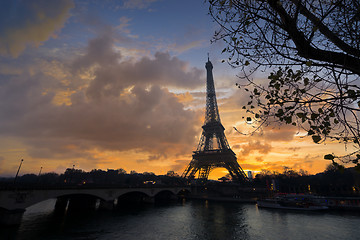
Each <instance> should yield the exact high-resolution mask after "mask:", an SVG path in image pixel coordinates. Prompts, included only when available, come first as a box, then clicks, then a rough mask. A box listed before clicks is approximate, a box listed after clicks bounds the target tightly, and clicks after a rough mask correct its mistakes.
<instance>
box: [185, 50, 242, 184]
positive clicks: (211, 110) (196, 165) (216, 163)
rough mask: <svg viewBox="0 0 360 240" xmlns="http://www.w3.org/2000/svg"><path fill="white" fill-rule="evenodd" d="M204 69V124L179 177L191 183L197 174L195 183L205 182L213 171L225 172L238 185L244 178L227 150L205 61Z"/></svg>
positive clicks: (234, 158)
mask: <svg viewBox="0 0 360 240" xmlns="http://www.w3.org/2000/svg"><path fill="white" fill-rule="evenodd" d="M205 68H206V71H207V79H206V111H205V122H204V125H203V126H202V129H203V131H202V135H201V138H200V141H199V145H198V147H197V149H196V151H194V154H193V155H192V157H193V158H192V160H191V162H190V164H189V165H188V166H187V168H186V169H185V171H184V173H183V174H182V177H184V178H188V179H194V178H195V176H196V173H197V172H198V173H199V175H198V179H199V180H201V181H206V180H207V179H208V176H209V173H210V171H211V170H213V169H214V168H226V169H227V170H228V171H229V173H230V175H231V177H232V178H233V179H235V180H237V181H240V182H243V181H247V180H248V178H247V176H246V175H245V173H244V171H243V170H242V168H241V167H240V165H239V163H238V162H237V160H236V155H235V153H234V152H233V151H232V150H231V148H230V146H229V143H228V141H227V139H226V136H225V133H224V131H225V128H224V126H223V125H222V124H221V121H220V115H219V110H218V106H217V102H216V93H215V86H214V79H213V74H212V69H213V65H212V63H211V62H210V60H209V57H208V61H207V63H206V64H205Z"/></svg>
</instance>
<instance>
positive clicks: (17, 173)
mask: <svg viewBox="0 0 360 240" xmlns="http://www.w3.org/2000/svg"><path fill="white" fill-rule="evenodd" d="M23 161H24V159H21V161H20V165H19V168H18V170H17V172H16V176H15V178H14V184H15V182H16V179H17V177H18V175H19V172H20V168H21V165H22V162H23Z"/></svg>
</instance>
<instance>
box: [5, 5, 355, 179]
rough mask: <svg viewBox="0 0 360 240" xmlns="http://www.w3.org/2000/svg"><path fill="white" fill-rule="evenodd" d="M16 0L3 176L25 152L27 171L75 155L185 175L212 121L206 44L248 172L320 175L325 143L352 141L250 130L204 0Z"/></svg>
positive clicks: (81, 160)
mask: <svg viewBox="0 0 360 240" xmlns="http://www.w3.org/2000/svg"><path fill="white" fill-rule="evenodd" d="M17 2H18V1H6V2H5V4H2V8H1V10H0V12H1V14H0V18H1V23H2V24H1V25H0V32H1V35H0V61H1V64H0V122H1V124H0V175H1V176H14V174H15V173H16V171H17V168H18V165H19V162H20V159H24V162H23V165H22V169H21V173H20V174H25V173H35V174H36V173H38V172H39V169H40V168H41V167H42V171H43V172H57V173H62V172H64V171H65V169H66V168H71V167H72V166H73V165H75V168H79V169H83V170H85V171H90V170H92V169H105V170H106V169H119V168H123V169H125V170H126V171H127V172H130V171H131V170H135V171H136V172H139V173H141V172H153V173H155V174H166V172H167V171H170V170H172V171H175V172H177V173H178V174H179V175H181V174H182V172H183V171H184V169H185V167H186V166H187V165H188V164H189V162H190V161H191V158H192V154H193V151H194V150H196V147H197V144H198V141H199V137H200V135H201V131H202V129H201V126H202V124H203V122H204V111H205V91H206V88H205V83H206V72H205V62H206V61H207V53H209V55H210V59H211V62H212V64H213V65H214V69H213V73H214V80H215V85H216V93H217V100H218V106H219V111H220V118H221V122H222V124H223V125H224V127H225V129H226V130H225V134H226V137H227V139H228V142H229V144H230V146H231V147H232V150H233V151H234V152H235V153H236V154H237V157H238V162H239V164H240V165H241V166H242V168H243V169H244V171H245V172H247V171H255V172H257V171H261V169H268V170H271V171H279V172H282V171H283V168H284V167H285V166H287V167H290V168H293V169H294V170H299V169H304V170H306V171H308V172H309V173H312V174H313V173H317V172H322V171H324V170H325V167H326V166H327V165H328V164H329V163H330V162H329V161H326V160H324V157H323V156H324V155H325V154H327V153H336V154H341V153H347V152H346V150H348V151H349V152H350V151H351V146H347V149H346V148H345V147H344V145H342V144H338V143H335V142H334V143H327V145H318V144H314V143H313V142H312V140H311V139H310V138H308V137H306V136H304V134H303V133H301V131H300V130H299V129H297V128H296V127H290V126H271V127H267V128H265V129H263V130H262V131H258V132H256V133H254V134H249V133H251V132H252V130H253V128H252V126H251V125H249V124H247V123H246V122H245V121H244V119H243V117H246V112H245V111H244V110H242V106H243V105H246V103H247V102H248V99H247V97H248V96H247V95H246V92H244V91H242V90H239V89H238V88H237V87H236V86H235V83H236V82H237V81H239V80H238V78H237V76H236V74H237V73H238V70H237V69H232V68H231V67H230V66H228V65H227V64H226V63H221V60H222V59H224V58H226V57H227V56H226V55H222V54H221V50H222V49H223V48H224V45H223V44H222V43H221V42H217V43H213V44H211V43H210V40H211V39H212V36H213V34H214V31H215V30H216V29H217V25H216V24H215V23H214V22H213V21H212V20H211V18H210V16H208V15H207V8H208V6H207V5H206V3H204V2H203V1H193V0H184V1H178V0H152V1H147V0H139V1H132V0H124V1H87V0H63V1H51V4H50V3H49V2H46V4H44V1H22V4H16V3H17ZM255 76H256V75H255ZM258 77H263V76H261V74H258ZM234 127H235V128H236V129H237V130H238V131H236V130H235V129H234ZM239 132H241V133H246V134H245V135H244V134H241V133H239ZM226 173H227V171H226V170H225V169H216V170H214V172H212V173H211V174H210V178H212V179H217V178H219V177H222V176H224V175H226Z"/></svg>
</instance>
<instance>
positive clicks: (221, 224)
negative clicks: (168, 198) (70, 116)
mask: <svg viewBox="0 0 360 240" xmlns="http://www.w3.org/2000/svg"><path fill="white" fill-rule="evenodd" d="M54 204H55V202H54V200H52V202H51V201H48V202H43V203H41V204H39V205H37V206H33V207H31V208H29V209H27V212H26V213H25V215H24V218H23V222H22V223H21V225H20V226H18V227H11V228H9V227H6V228H4V227H2V228H0V239H1V240H2V239H24V240H25V239H26V240H27V239H39V240H41V239H46V240H48V239H56V240H58V239H59V240H61V239H75V240H77V239H79V240H80V239H129V240H132V239H136V240H141V239H147V240H148V239H154V240H155V239H156V240H158V239H166V240H168V239H171V240H172V239H181V240H183V239H185V240H186V239H189V240H190V239H201V240H217V239H221V240H222V239H270V240H271V239H276V240H279V239H296V240H299V239H300V240H301V239H357V238H358V236H359V235H360V230H359V229H358V226H359V224H360V215H359V214H357V213H339V212H326V213H324V212H322V213H313V212H311V213H302V212H288V211H277V210H269V209H258V208H257V207H256V206H255V205H253V204H234V203H216V202H206V201H184V202H179V203H176V204H171V205H160V206H159V205H155V206H154V205H142V207H139V206H133V207H126V208H121V209H119V210H116V211H85V212H71V211H68V212H63V213H59V212H54V211H53V206H54Z"/></svg>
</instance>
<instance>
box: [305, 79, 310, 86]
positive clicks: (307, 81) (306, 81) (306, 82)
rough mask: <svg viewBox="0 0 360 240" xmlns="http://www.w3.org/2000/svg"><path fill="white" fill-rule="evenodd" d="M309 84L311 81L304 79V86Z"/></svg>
mask: <svg viewBox="0 0 360 240" xmlns="http://www.w3.org/2000/svg"><path fill="white" fill-rule="evenodd" d="M308 84H309V79H308V78H305V79H304V85H305V86H306V85H308Z"/></svg>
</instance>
